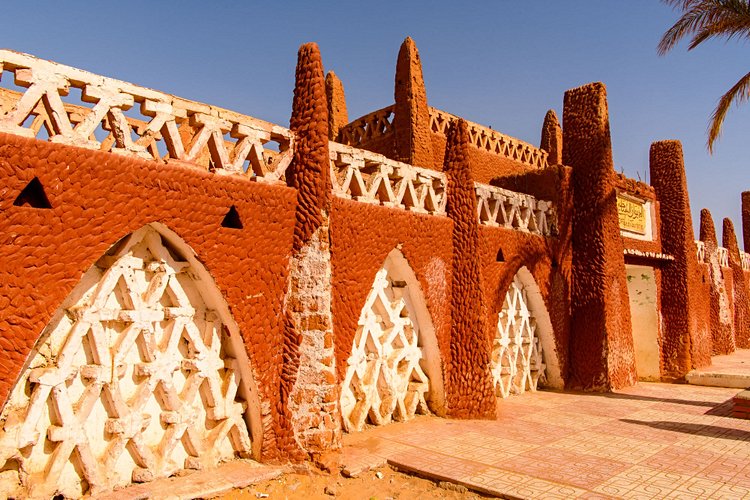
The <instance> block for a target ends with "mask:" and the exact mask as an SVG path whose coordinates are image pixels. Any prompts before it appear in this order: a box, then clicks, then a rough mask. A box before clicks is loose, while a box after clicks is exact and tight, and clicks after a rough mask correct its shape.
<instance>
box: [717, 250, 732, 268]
mask: <svg viewBox="0 0 750 500" xmlns="http://www.w3.org/2000/svg"><path fill="white" fill-rule="evenodd" d="M716 255H718V256H719V265H720V266H721V267H729V250H727V248H726V247H718V248H717V249H716Z"/></svg>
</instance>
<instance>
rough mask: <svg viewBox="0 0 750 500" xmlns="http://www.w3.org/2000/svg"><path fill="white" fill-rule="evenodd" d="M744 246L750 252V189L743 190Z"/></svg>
mask: <svg viewBox="0 0 750 500" xmlns="http://www.w3.org/2000/svg"><path fill="white" fill-rule="evenodd" d="M742 247H743V249H744V250H745V251H746V252H750V191H743V192H742Z"/></svg>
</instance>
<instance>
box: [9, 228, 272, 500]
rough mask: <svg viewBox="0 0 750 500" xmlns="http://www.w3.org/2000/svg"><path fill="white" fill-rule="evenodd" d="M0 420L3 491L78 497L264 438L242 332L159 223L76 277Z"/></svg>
mask: <svg viewBox="0 0 750 500" xmlns="http://www.w3.org/2000/svg"><path fill="white" fill-rule="evenodd" d="M0 422H1V423H2V426H3V428H2V430H0V466H2V465H3V464H4V470H5V472H4V473H3V474H2V475H0V493H5V494H6V496H15V495H20V496H31V497H46V498H49V497H52V496H55V495H63V496H65V497H80V496H82V495H83V494H85V493H92V494H96V493H98V492H103V491H108V490H111V489H113V488H115V487H120V486H124V485H126V484H129V483H131V482H143V481H149V480H151V479H154V478H157V477H166V476H170V475H172V474H174V473H175V472H178V471H179V470H182V469H196V468H202V467H206V466H212V465H216V464H218V463H219V462H222V461H225V460H229V459H232V458H234V457H236V456H242V457H248V458H249V457H256V458H257V457H258V454H259V451H260V445H261V442H260V436H262V429H261V427H260V425H261V424H260V422H261V419H260V405H259V400H258V392H257V388H256V387H255V384H254V381H253V377H252V374H251V371H250V365H249V361H248V358H247V354H246V352H245V348H244V344H243V342H242V338H241V336H240V333H239V328H238V326H237V324H236V323H235V321H234V320H233V319H232V316H231V314H230V312H229V308H228V306H227V304H226V302H225V301H224V299H223V297H222V295H221V292H220V291H219V290H218V288H217V287H216V285H215V283H214V281H213V279H212V277H211V275H210V274H209V273H208V271H207V270H206V269H205V267H204V266H203V265H202V264H201V263H200V262H199V261H198V259H197V257H196V255H195V254H194V253H193V252H192V250H191V249H190V248H189V246H188V245H187V244H186V243H185V242H184V241H183V240H182V239H181V238H179V236H177V235H176V234H175V233H173V232H172V231H170V230H169V229H167V228H166V227H165V226H163V225H161V224H158V223H153V224H148V225H146V226H144V227H142V228H141V229H139V230H137V231H135V232H134V233H132V234H130V235H128V236H126V237H124V238H122V239H121V240H120V241H118V242H117V243H116V244H115V245H113V246H112V247H111V248H110V249H109V250H108V251H107V252H106V253H105V255H103V256H102V257H101V258H100V259H99V260H98V261H97V262H96V263H95V264H94V265H93V266H91V268H90V269H89V270H88V271H87V272H86V273H85V274H84V276H83V277H82V279H81V281H80V283H79V284H78V285H77V286H76V287H75V288H74V290H73V291H72V292H71V294H70V295H69V296H68V297H67V298H66V299H65V300H64V301H63V303H62V305H61V306H60V307H59V309H58V310H57V312H56V313H55V314H54V316H53V318H52V320H51V321H50V323H49V324H48V325H47V327H46V328H45V330H44V332H43V333H42V335H41V337H40V338H39V340H38V341H37V344H36V345H35V347H34V349H33V350H32V352H31V354H30V356H29V358H28V360H27V362H26V366H25V368H24V369H23V370H22V373H21V375H20V377H19V380H18V381H17V382H16V385H15V386H14V388H13V389H12V391H11V392H10V396H9V398H8V401H7V403H6V405H5V407H4V408H3V411H2V413H1V414H0Z"/></svg>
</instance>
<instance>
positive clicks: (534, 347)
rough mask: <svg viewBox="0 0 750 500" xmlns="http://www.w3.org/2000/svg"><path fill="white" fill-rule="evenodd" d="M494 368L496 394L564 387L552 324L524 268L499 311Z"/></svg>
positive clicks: (529, 275)
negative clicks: (541, 386) (546, 386)
mask: <svg viewBox="0 0 750 500" xmlns="http://www.w3.org/2000/svg"><path fill="white" fill-rule="evenodd" d="M491 369H492V376H493V380H494V383H495V389H496V392H497V395H498V396H499V397H502V398H507V397H508V396H510V395H511V394H522V393H524V392H525V391H527V390H529V391H536V390H537V388H538V386H539V385H540V384H545V385H549V386H551V387H557V388H561V387H562V386H563V380H562V377H561V375H560V367H559V363H558V360H557V354H556V347H555V344H554V336H553V334H552V324H551V321H550V318H549V315H548V313H547V310H546V308H545V307H544V301H543V299H542V297H541V294H540V293H539V289H538V287H537V286H536V283H535V282H534V279H533V277H532V276H531V273H530V272H529V271H528V269H526V268H525V267H522V268H521V269H520V270H519V271H518V273H516V275H515V276H514V277H513V281H512V282H511V284H510V287H509V288H508V291H507V293H506V295H505V302H504V303H503V309H502V310H501V311H500V313H499V314H498V318H497V334H496V337H495V339H494V341H493V346H492V361H491Z"/></svg>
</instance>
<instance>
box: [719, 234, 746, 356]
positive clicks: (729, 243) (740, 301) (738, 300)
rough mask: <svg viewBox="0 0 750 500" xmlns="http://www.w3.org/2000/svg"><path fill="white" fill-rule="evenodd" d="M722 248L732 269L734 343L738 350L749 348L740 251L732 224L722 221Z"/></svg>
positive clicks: (743, 276)
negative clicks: (727, 254)
mask: <svg viewBox="0 0 750 500" xmlns="http://www.w3.org/2000/svg"><path fill="white" fill-rule="evenodd" d="M721 239H722V246H724V247H725V248H726V249H727V250H729V266H730V267H731V268H732V278H733V285H734V286H733V289H734V290H733V293H732V296H733V297H734V342H735V344H736V345H737V347H738V348H740V349H747V348H750V311H748V301H747V300H748V297H747V295H748V292H747V284H746V283H745V273H744V272H743V271H742V263H741V261H740V250H739V248H738V247H737V237H736V236H735V233H734V224H732V221H731V220H729V219H724V221H723V227H722V234H721Z"/></svg>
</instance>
